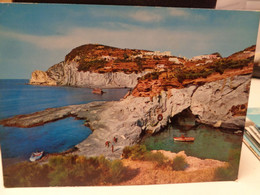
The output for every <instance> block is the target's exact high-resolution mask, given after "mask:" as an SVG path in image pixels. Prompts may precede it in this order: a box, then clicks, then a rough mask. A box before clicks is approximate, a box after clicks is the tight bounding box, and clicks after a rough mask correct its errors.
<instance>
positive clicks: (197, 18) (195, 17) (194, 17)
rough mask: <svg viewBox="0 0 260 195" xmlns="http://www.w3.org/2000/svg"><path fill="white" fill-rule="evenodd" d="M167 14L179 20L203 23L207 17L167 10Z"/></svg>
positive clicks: (187, 11) (178, 10)
mask: <svg viewBox="0 0 260 195" xmlns="http://www.w3.org/2000/svg"><path fill="white" fill-rule="evenodd" d="M168 14H169V16H171V17H175V18H180V19H185V20H189V19H191V20H192V21H205V20H206V19H207V17H206V16H205V15H202V14H199V13H192V11H191V10H184V9H176V8H168Z"/></svg>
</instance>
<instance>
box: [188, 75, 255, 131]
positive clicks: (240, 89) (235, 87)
mask: <svg viewBox="0 0 260 195" xmlns="http://www.w3.org/2000/svg"><path fill="white" fill-rule="evenodd" d="M250 78H251V75H246V76H235V77H233V78H226V79H222V80H219V81H216V82H210V83H206V84H204V85H203V86H200V87H198V89H197V90H196V91H195V92H194V94H193V96H192V102H191V106H190V109H191V111H192V113H193V114H194V115H196V116H198V119H199V120H200V122H202V123H206V124H209V125H216V124H219V125H220V127H225V128H243V126H244V119H245V118H244V117H236V116H232V112H231V108H232V106H237V105H241V104H246V103H247V101H248V88H249V85H250ZM235 118H236V119H235ZM227 121H229V122H227ZM220 123H221V124H220ZM228 124H229V125H228ZM231 124H233V125H231Z"/></svg>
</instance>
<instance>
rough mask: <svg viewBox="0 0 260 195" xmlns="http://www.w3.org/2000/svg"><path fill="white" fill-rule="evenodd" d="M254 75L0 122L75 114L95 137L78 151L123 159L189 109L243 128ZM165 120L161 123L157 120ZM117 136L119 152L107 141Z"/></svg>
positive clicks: (204, 119) (201, 118) (38, 121)
mask: <svg viewBox="0 0 260 195" xmlns="http://www.w3.org/2000/svg"><path fill="white" fill-rule="evenodd" d="M250 76H251V75H240V76H234V77H230V78H226V79H222V80H218V81H213V82H209V83H205V84H204V85H190V86H188V87H186V88H181V89H170V90H168V91H161V93H160V94H158V95H156V96H153V97H135V96H133V95H129V96H127V97H126V98H125V99H122V100H121V101H111V102H92V103H89V104H83V105H72V106H67V107H63V108H52V109H46V110H44V111H40V112H36V113H32V114H29V115H19V116H14V117H12V118H9V119H5V120H2V121H0V124H2V125H5V126H18V127H33V126H38V125H43V124H45V123H48V122H51V121H56V120H59V119H62V118H64V117H69V116H74V117H78V118H81V119H85V120H86V125H87V126H89V127H90V128H91V129H92V130H93V133H92V134H91V135H90V136H89V137H88V138H87V139H86V140H84V141H83V142H81V143H79V144H78V145H76V147H77V148H78V149H79V150H78V151H76V152H75V153H77V154H80V155H86V156H97V155H104V156H106V157H109V158H119V157H120V155H121V154H122V150H123V148H124V147H125V146H128V145H132V144H135V143H137V142H138V141H139V140H140V138H141V134H143V133H156V132H159V131H160V130H162V129H163V128H164V127H166V126H167V125H168V123H170V122H171V120H172V119H173V117H174V116H176V115H177V114H180V113H182V112H183V111H185V110H190V112H191V113H192V114H193V115H194V116H195V118H196V120H197V121H198V122H201V123H204V124H209V125H213V126H216V127H223V128H230V129H233V130H235V129H243V127H244V122H245V108H246V104H247V98H248V89H249V84H250ZM159 115H161V116H162V120H160V119H159V118H158V116H159ZM113 136H116V137H118V143H117V144H116V151H115V152H114V153H111V151H110V150H109V149H107V148H106V147H105V146H104V143H105V142H106V141H108V140H111V139H112V138H113Z"/></svg>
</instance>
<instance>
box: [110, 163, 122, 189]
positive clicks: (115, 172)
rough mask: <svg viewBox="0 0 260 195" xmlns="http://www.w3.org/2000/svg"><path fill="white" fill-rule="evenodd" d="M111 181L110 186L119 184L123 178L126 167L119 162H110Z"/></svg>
mask: <svg viewBox="0 0 260 195" xmlns="http://www.w3.org/2000/svg"><path fill="white" fill-rule="evenodd" d="M110 167H111V179H110V182H111V183H112V184H116V183H119V182H120V181H122V180H123V178H124V177H125V171H126V167H124V165H123V163H122V162H121V161H120V160H114V161H112V162H111V165H110Z"/></svg>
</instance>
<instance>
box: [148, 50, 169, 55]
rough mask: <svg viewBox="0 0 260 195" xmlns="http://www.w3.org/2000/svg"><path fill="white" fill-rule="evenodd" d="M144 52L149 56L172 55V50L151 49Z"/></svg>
mask: <svg viewBox="0 0 260 195" xmlns="http://www.w3.org/2000/svg"><path fill="white" fill-rule="evenodd" d="M144 54H145V55H147V56H171V52H170V51H164V52H160V51H154V52H153V51H149V52H145V53H144Z"/></svg>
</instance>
